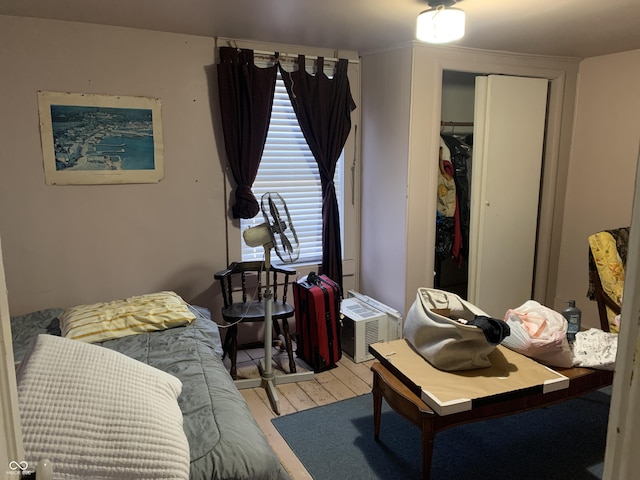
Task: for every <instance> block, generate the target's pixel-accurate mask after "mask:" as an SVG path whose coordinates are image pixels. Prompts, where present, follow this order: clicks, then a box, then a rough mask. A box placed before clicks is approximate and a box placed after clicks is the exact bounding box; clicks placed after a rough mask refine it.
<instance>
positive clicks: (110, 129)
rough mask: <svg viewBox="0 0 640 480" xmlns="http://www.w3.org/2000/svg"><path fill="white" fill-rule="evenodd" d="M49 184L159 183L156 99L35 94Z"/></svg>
mask: <svg viewBox="0 0 640 480" xmlns="http://www.w3.org/2000/svg"><path fill="white" fill-rule="evenodd" d="M39 94H40V97H39V100H40V102H39V108H40V120H41V122H40V126H41V133H42V140H43V154H44V157H45V158H44V160H45V176H46V181H47V183H48V184H102V183H152V182H157V181H159V180H160V179H161V178H162V176H163V174H164V172H163V170H164V169H163V168H162V143H161V139H159V138H158V136H161V129H160V128H159V124H160V118H159V110H160V109H159V101H158V100H157V99H153V98H146V97H122V96H109V95H90V94H71V93H57V92H39Z"/></svg>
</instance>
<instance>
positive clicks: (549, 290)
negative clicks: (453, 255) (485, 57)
mask: <svg viewBox="0 0 640 480" xmlns="http://www.w3.org/2000/svg"><path fill="white" fill-rule="evenodd" d="M500 57H501V55H497V58H496V63H491V62H481V63H474V62H468V61H466V60H465V59H462V58H461V59H444V58H442V59H439V60H438V61H437V62H436V69H437V71H436V75H437V78H438V81H437V82H436V85H437V86H438V91H437V92H435V95H436V98H438V99H441V98H442V77H443V73H444V71H445V70H454V71H460V72H467V73H473V74H480V75H501V74H502V75H510V76H522V77H532V78H543V79H546V80H548V81H549V91H548V99H547V124H546V126H545V139H544V147H543V160H542V177H541V190H540V204H539V217H538V232H537V238H536V258H535V266H534V277H533V278H534V280H533V295H532V297H533V299H534V300H537V301H538V302H540V303H542V304H546V305H553V303H554V300H555V290H556V284H557V280H556V278H557V264H558V258H559V254H560V240H561V229H560V226H561V224H562V217H563V212H564V196H563V195H562V194H561V193H562V191H563V190H564V189H563V188H562V187H561V185H565V184H566V178H567V171H568V162H564V163H562V162H560V158H561V156H564V157H565V158H568V152H569V147H570V143H569V142H565V143H564V144H563V143H562V142H561V138H563V137H564V138H569V139H570V134H571V128H572V127H571V125H570V124H571V122H566V121H565V123H564V124H563V123H562V111H563V108H566V107H567V106H568V104H571V106H572V104H573V103H574V100H573V98H572V96H570V95H569V97H571V98H567V97H565V95H564V94H565V88H566V70H559V69H548V68H536V67H531V66H527V65H524V64H522V65H517V66H514V65H507V64H503V63H500V61H499V60H500ZM434 107H435V108H434V112H433V113H434V121H433V122H432V131H431V136H432V138H433V139H434V142H435V139H438V138H439V136H440V121H441V102H435V105H434ZM571 110H573V109H572V108H571ZM436 119H437V120H436ZM565 149H566V151H565ZM434 181H435V180H434ZM434 191H435V190H434ZM432 211H435V198H434V200H433V209H432ZM431 255H434V253H431Z"/></svg>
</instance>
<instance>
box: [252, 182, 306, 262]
mask: <svg viewBox="0 0 640 480" xmlns="http://www.w3.org/2000/svg"><path fill="white" fill-rule="evenodd" d="M267 204H268V209H267ZM278 205H281V206H282V209H283V210H284V212H285V213H286V215H287V221H284V220H283V219H282V217H281V213H280V211H279V209H278ZM261 206H262V214H263V216H264V218H265V221H266V222H267V223H268V224H269V226H270V229H271V235H272V238H273V244H274V248H275V251H276V254H277V255H278V257H279V258H280V260H282V261H283V262H285V263H293V262H295V261H296V260H297V259H298V257H299V256H300V243H299V242H298V236H297V235H296V232H295V230H294V229H293V224H292V222H291V215H290V213H289V209H288V208H287V203H286V202H285V201H284V199H283V198H282V196H280V194H278V193H270V192H267V193H265V194H264V195H263V196H262V199H261ZM267 212H268V213H267ZM292 241H293V243H292ZM294 244H295V246H294ZM285 255H286V256H287V257H288V258H287V259H285V258H284V256H285Z"/></svg>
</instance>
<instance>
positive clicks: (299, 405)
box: [225, 348, 374, 480]
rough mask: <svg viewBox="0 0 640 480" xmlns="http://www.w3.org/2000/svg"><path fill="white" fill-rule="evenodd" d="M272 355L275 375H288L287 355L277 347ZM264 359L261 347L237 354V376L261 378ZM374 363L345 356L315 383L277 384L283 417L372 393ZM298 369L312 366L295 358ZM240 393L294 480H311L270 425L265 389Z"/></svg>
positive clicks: (270, 410) (271, 411)
mask: <svg viewBox="0 0 640 480" xmlns="http://www.w3.org/2000/svg"><path fill="white" fill-rule="evenodd" d="M272 353H273V371H274V373H275V374H276V375H286V374H287V373H288V361H289V360H288V357H287V354H286V352H281V351H280V350H279V349H277V348H274V349H273V352H272ZM263 356H264V351H263V350H262V349H259V348H257V349H249V350H241V351H238V360H237V361H238V377H239V378H240V377H242V378H254V377H258V376H259V372H258V368H257V362H258V361H259V360H260V359H261V358H262V357H263ZM225 362H226V363H227V365H228V359H225ZM373 362H374V360H370V361H367V362H362V363H354V362H353V361H351V360H350V359H349V358H348V357H346V356H344V355H343V356H342V359H341V360H340V361H339V362H338V366H337V367H336V368H333V369H331V370H327V371H325V372H321V373H316V374H315V375H314V376H313V379H312V380H308V381H301V382H296V383H282V384H280V385H276V390H277V394H278V399H279V407H280V415H289V414H291V413H295V412H299V411H302V410H306V409H308V408H313V407H317V406H321V405H327V404H330V403H333V402H338V401H340V400H346V399H347V398H352V397H356V396H359V395H364V394H366V393H369V392H371V385H372V381H373V374H372V372H371V370H370V368H371V364H372V363H373ZM296 369H297V371H301V370H309V367H308V366H307V365H306V364H305V363H304V362H303V361H302V360H300V359H298V358H296ZM276 383H277V382H276ZM240 393H241V394H242V396H243V397H244V399H245V400H246V402H247V404H248V405H249V409H250V410H251V413H252V414H253V416H254V417H255V419H256V421H257V423H258V425H259V426H260V428H261V429H262V431H263V432H264V434H265V436H266V437H267V440H268V441H269V444H270V445H271V447H272V448H273V449H274V451H275V452H276V454H277V455H278V457H280V461H281V462H282V465H283V466H284V468H285V469H286V470H287V472H289V475H291V478H292V479H293V480H308V479H312V477H311V475H309V473H308V472H307V471H306V469H305V468H304V466H303V465H302V463H300V461H299V460H298V458H297V457H296V456H295V454H294V453H293V452H292V451H291V449H290V448H289V446H288V445H287V443H286V442H285V440H284V439H283V438H282V437H281V436H280V434H279V433H278V431H277V430H276V428H275V427H274V426H273V424H272V423H271V419H273V418H274V417H276V414H275V413H274V412H273V410H272V408H271V404H270V402H269V398H268V397H267V393H266V391H265V389H264V388H262V387H259V388H251V389H244V390H240ZM372 412H373V411H372ZM372 435H373V432H372Z"/></svg>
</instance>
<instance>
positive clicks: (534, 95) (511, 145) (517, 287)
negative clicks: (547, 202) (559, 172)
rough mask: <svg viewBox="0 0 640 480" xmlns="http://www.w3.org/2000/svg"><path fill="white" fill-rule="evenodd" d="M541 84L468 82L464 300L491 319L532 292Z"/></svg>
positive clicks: (493, 79)
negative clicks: (472, 99) (471, 111)
mask: <svg viewBox="0 0 640 480" xmlns="http://www.w3.org/2000/svg"><path fill="white" fill-rule="evenodd" d="M547 85H548V82H547V80H546V79H536V78H524V77H508V76H501V75H491V76H489V77H478V79H477V80H476V109H475V118H474V124H475V126H476V128H475V133H474V137H475V138H474V144H475V145H474V147H475V148H474V168H473V176H474V178H473V181H472V193H471V194H472V212H471V239H470V266H469V300H470V301H471V302H472V303H474V304H476V305H477V306H478V307H480V308H481V309H482V310H484V311H485V312H487V313H488V314H489V315H491V316H493V317H496V318H503V316H504V314H505V312H506V310H507V309H509V308H514V307H518V306H519V305H521V304H522V303H524V302H525V301H526V300H528V299H530V298H531V295H532V293H531V292H532V285H533V270H534V259H535V245H536V231H537V225H538V203H539V192H540V177H541V170H542V155H543V141H544V128H545V118H546V105H547Z"/></svg>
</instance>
